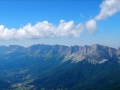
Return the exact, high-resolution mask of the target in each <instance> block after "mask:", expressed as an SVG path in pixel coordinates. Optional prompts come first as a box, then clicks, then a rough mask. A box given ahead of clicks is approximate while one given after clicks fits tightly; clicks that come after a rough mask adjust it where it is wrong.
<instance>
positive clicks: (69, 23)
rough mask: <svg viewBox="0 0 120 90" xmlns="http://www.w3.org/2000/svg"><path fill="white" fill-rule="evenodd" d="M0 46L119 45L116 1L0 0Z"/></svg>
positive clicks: (119, 15)
mask: <svg viewBox="0 0 120 90" xmlns="http://www.w3.org/2000/svg"><path fill="white" fill-rule="evenodd" d="M0 11H1V12H0V45H6V46H8V45H21V46H25V47H28V46H30V45H33V44H50V45H55V44H59V45H67V46H73V45H79V46H83V45H92V44H100V45H105V46H110V47H114V48H118V47H120V40H119V39H120V30H119V29H120V23H119V21H120V1H119V0H9V1H8V0H1V1H0Z"/></svg>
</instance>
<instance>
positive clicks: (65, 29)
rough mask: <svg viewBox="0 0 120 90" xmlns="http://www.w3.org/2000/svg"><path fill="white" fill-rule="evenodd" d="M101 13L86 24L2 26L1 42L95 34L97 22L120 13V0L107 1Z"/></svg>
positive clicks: (63, 22)
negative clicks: (17, 27)
mask: <svg viewBox="0 0 120 90" xmlns="http://www.w3.org/2000/svg"><path fill="white" fill-rule="evenodd" d="M100 9H101V10H100V13H99V14H98V15H97V16H95V17H94V18H93V19H90V20H88V21H86V23H85V24H82V23H79V24H78V25H74V21H69V22H65V20H60V24H59V25H58V26H55V25H53V24H52V23H49V22H48V21H43V22H38V23H36V24H35V25H33V26H32V25H31V24H30V23H29V24H27V25H26V26H23V27H21V28H19V29H15V28H12V29H8V28H6V27H5V26H4V25H0V40H11V39H12V40H14V39H15V40H21V39H39V38H48V37H62V36H66V37H80V35H81V33H82V32H83V31H84V30H88V31H89V32H90V34H93V33H95V32H96V30H97V24H96V23H97V21H98V20H103V19H106V18H108V17H110V16H112V15H114V14H115V13H117V12H119V11H120V1H119V0H105V1H103V2H102V3H101V5H100Z"/></svg>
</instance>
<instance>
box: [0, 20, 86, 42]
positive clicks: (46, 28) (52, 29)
mask: <svg viewBox="0 0 120 90" xmlns="http://www.w3.org/2000/svg"><path fill="white" fill-rule="evenodd" d="M83 30H84V25H82V24H78V25H77V26H75V25H74V21H69V22H65V21H64V20H61V21H60V24H59V25H58V26H55V25H53V24H52V23H49V22H48V21H43V22H38V23H36V24H35V25H33V26H32V25H31V24H30V23H29V24H27V25H26V26H24V27H22V28H19V29H14V28H13V29H8V28H5V27H4V26H3V25H0V40H10V39H17V40H20V39H37V38H43V37H45V38H47V37H62V36H67V37H79V36H80V34H81V33H82V32H83Z"/></svg>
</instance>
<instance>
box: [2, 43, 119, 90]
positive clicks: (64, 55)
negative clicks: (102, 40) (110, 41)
mask: <svg viewBox="0 0 120 90" xmlns="http://www.w3.org/2000/svg"><path fill="white" fill-rule="evenodd" d="M0 83H2V84H3V85H2V84H1V85H0V88H1V89H0V90H21V89H23V90H119V89H120V48H118V49H115V48H112V47H108V46H103V45H98V44H94V45H91V46H88V45H84V46H77V45H75V46H71V47H68V46H64V45H44V44H37V45H32V46H30V47H22V46H18V45H10V46H0Z"/></svg>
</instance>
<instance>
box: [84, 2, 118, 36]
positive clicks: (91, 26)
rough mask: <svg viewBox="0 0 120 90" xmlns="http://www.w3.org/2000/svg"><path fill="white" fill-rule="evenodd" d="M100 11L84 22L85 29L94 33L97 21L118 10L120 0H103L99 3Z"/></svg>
mask: <svg viewBox="0 0 120 90" xmlns="http://www.w3.org/2000/svg"><path fill="white" fill-rule="evenodd" d="M100 9H101V10H100V13H99V14H98V15H97V16H95V17H94V18H93V19H90V20H89V21H87V22H86V24H85V26H86V29H87V30H88V31H89V32H90V33H91V34H93V33H95V32H96V30H97V24H96V23H97V21H98V20H104V19H107V18H108V17H110V16H113V15H114V14H115V13H117V12H119V11H120V0H104V1H103V2H102V3H101V4H100Z"/></svg>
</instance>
